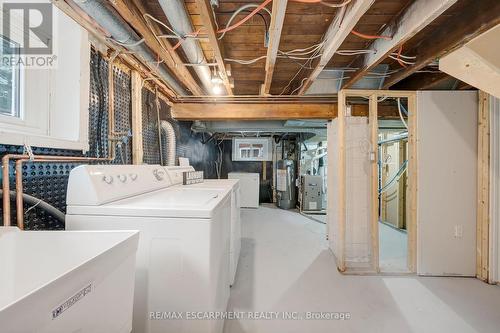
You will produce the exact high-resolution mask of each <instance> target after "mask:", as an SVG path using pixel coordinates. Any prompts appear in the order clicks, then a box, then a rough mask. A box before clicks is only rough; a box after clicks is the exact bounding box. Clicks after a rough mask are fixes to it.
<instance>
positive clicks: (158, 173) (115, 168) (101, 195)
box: [66, 165, 172, 206]
mask: <svg viewBox="0 0 500 333" xmlns="http://www.w3.org/2000/svg"><path fill="white" fill-rule="evenodd" d="M171 185H172V182H171V181H170V177H169V175H168V174H167V171H166V170H165V169H164V168H163V167H162V166H160V165H81V166H78V167H76V168H74V169H73V170H71V173H70V175H69V181H68V193H67V197H66V203H67V204H68V205H86V206H96V205H101V204H104V203H108V202H112V201H115V200H120V199H125V198H128V197H131V196H134V195H138V194H142V193H146V192H151V191H155V190H159V189H162V188H165V187H169V186H171Z"/></svg>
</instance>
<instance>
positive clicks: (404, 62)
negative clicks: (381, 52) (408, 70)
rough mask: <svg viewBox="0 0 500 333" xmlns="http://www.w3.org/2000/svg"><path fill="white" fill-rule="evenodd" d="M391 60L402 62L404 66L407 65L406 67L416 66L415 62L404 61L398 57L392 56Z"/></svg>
mask: <svg viewBox="0 0 500 333" xmlns="http://www.w3.org/2000/svg"><path fill="white" fill-rule="evenodd" d="M389 58H391V59H393V60H396V61H400V62H402V63H403V64H406V65H415V63H414V62H410V61H406V60H403V59H398V58H397V57H394V56H392V55H389Z"/></svg>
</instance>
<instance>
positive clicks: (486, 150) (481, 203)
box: [476, 91, 490, 281]
mask: <svg viewBox="0 0 500 333" xmlns="http://www.w3.org/2000/svg"><path fill="white" fill-rule="evenodd" d="M489 98H490V96H489V95H488V94H487V93H485V92H483V91H480V92H479V109H478V110H479V114H478V140H477V224H476V275H477V277H478V278H479V279H481V280H483V281H488V279H489V264H488V262H489V224H490V205H489V197H490V187H489V183H490V122H489V112H490V107H489Z"/></svg>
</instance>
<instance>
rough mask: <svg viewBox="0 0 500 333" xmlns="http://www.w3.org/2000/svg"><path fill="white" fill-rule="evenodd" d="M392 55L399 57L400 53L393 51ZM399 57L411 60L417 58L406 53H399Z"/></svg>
mask: <svg viewBox="0 0 500 333" xmlns="http://www.w3.org/2000/svg"><path fill="white" fill-rule="evenodd" d="M391 55H392V56H396V57H397V56H398V53H397V52H392V53H391ZM399 57H400V58H403V59H410V60H412V59H417V56H405V55H403V54H400V55H399Z"/></svg>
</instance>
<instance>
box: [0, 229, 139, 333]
mask: <svg viewBox="0 0 500 333" xmlns="http://www.w3.org/2000/svg"><path fill="white" fill-rule="evenodd" d="M138 241H139V232H137V231H20V230H19V229H18V228H16V227H0V331H1V332H2V333H21V332H22V333H27V332H30V333H31V332H36V333H49V332H50V333H59V332H60V333H87V332H88V333H101V332H102V333H112V332H120V333H122V332H123V333H124V332H127V333H128V332H130V331H131V329H132V306H133V295H134V278H135V253H136V251H137V245H138Z"/></svg>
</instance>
